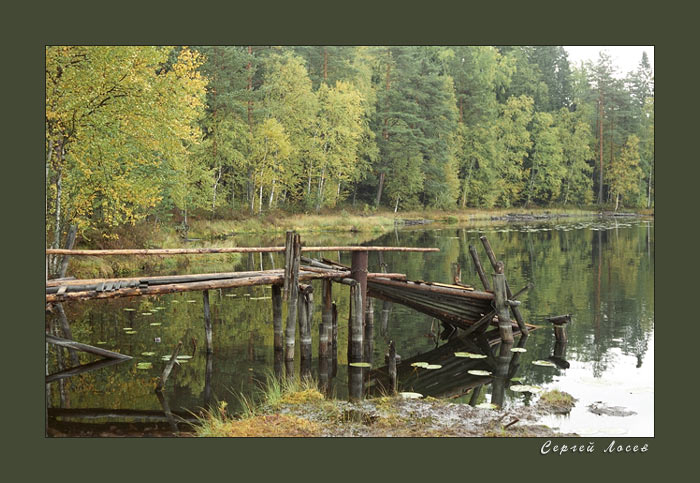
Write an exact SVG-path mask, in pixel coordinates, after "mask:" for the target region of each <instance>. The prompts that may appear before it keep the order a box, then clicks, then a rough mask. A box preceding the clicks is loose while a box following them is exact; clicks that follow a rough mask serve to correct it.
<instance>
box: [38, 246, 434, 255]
mask: <svg viewBox="0 0 700 483" xmlns="http://www.w3.org/2000/svg"><path fill="white" fill-rule="evenodd" d="M301 251H302V252H439V251H440V249H439V248H418V247H362V246H332V247H309V246H304V247H301ZM268 252H270V253H271V252H280V253H281V252H284V247H230V248H155V249H134V248H128V249H119V250H116V249H115V250H68V249H65V248H47V249H46V254H47V255H75V256H92V257H99V256H106V255H202V254H211V253H268Z"/></svg>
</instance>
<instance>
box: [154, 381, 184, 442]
mask: <svg viewBox="0 0 700 483" xmlns="http://www.w3.org/2000/svg"><path fill="white" fill-rule="evenodd" d="M155 393H156V397H157V398H158V402H160V406H161V407H162V408H163V414H164V415H165V419H167V421H168V424H169V425H170V430H171V431H172V432H173V433H174V434H179V432H180V430H179V428H178V427H177V423H176V422H175V418H174V417H173V412H172V411H171V410H170V404H168V400H167V399H166V398H165V395H164V394H163V391H155Z"/></svg>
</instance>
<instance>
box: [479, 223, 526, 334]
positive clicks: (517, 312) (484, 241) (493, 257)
mask: <svg viewBox="0 0 700 483" xmlns="http://www.w3.org/2000/svg"><path fill="white" fill-rule="evenodd" d="M480 239H481V243H482V244H483V245H484V250H486V255H487V256H488V257H489V261H490V262H491V266H493V269H494V270H496V271H497V272H498V270H497V268H496V265H497V263H498V262H497V261H496V255H495V254H494V253H493V249H492V248H491V244H490V243H489V240H488V239H487V238H486V237H485V236H482V237H480ZM503 280H504V284H505V287H506V292H505V296H506V297H507V298H508V299H512V298H513V292H511V291H510V287H509V286H508V280H506V279H505V276H504V278H503ZM510 309H511V310H512V311H513V315H514V316H515V320H516V321H517V322H518V327H519V328H520V332H522V333H523V334H524V335H527V334H528V333H529V330H528V328H527V326H526V325H525V321H524V320H523V316H522V315H521V314H520V309H519V308H518V307H517V306H511V307H510Z"/></svg>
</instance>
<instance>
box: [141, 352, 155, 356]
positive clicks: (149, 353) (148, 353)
mask: <svg viewBox="0 0 700 483" xmlns="http://www.w3.org/2000/svg"><path fill="white" fill-rule="evenodd" d="M141 355H142V356H146V357H150V356H154V355H156V353H155V352H142V353H141Z"/></svg>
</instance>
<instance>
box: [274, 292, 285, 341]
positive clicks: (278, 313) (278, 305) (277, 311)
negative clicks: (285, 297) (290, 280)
mask: <svg viewBox="0 0 700 483" xmlns="http://www.w3.org/2000/svg"><path fill="white" fill-rule="evenodd" d="M272 328H273V332H274V342H273V347H274V350H275V352H278V351H282V350H284V343H283V342H282V338H283V334H284V332H283V330H282V289H281V287H280V286H279V285H273V286H272Z"/></svg>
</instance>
